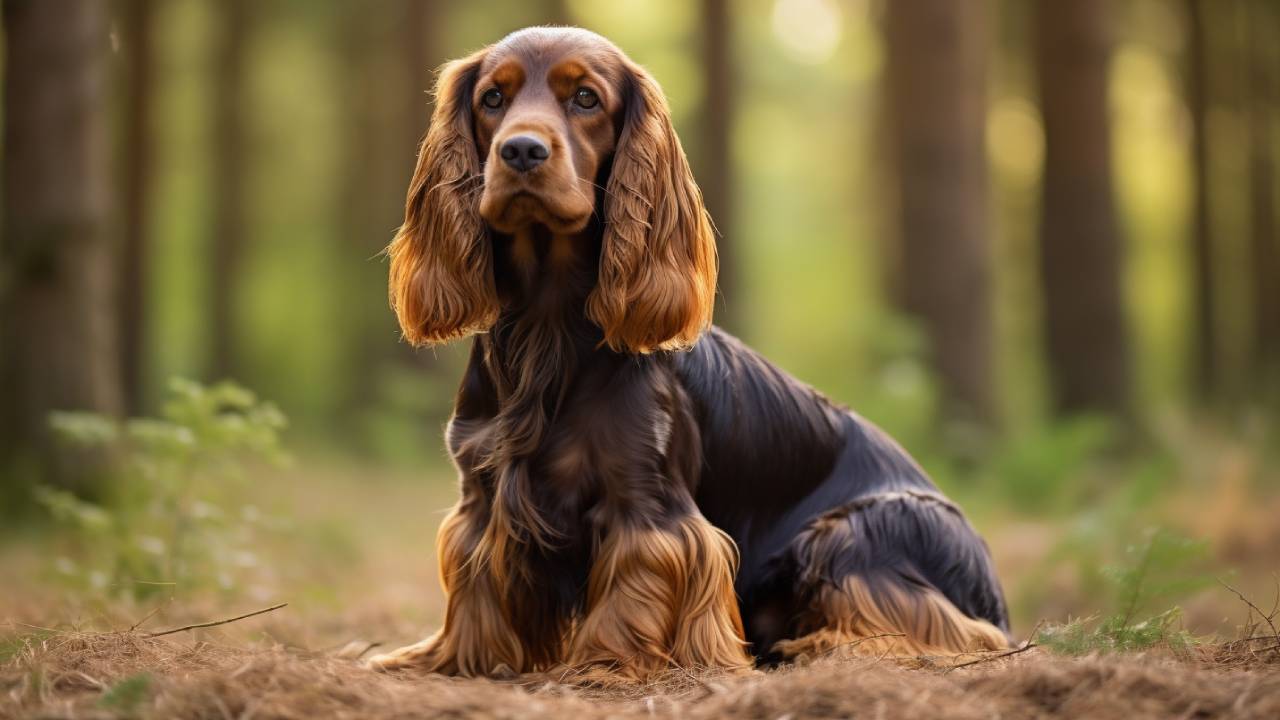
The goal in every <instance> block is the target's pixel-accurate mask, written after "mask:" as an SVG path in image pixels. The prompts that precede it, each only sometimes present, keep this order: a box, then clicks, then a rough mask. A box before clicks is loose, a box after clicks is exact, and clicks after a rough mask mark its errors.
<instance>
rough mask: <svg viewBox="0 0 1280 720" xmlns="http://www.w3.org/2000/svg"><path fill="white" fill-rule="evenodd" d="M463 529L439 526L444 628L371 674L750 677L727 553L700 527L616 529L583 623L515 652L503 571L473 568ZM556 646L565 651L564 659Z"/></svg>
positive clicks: (723, 543) (458, 522)
mask: <svg viewBox="0 0 1280 720" xmlns="http://www.w3.org/2000/svg"><path fill="white" fill-rule="evenodd" d="M473 532H474V528H472V526H471V525H470V523H469V522H468V521H467V519H466V515H465V512H464V511H463V510H462V509H461V508H455V509H454V511H452V512H451V513H450V514H449V516H448V517H446V518H445V521H444V523H443V524H442V525H441V527H440V536H439V540H438V542H439V548H440V549H439V554H440V584H441V586H442V587H443V588H444V591H445V595H446V597H447V605H446V609H445V619H444V625H443V626H442V627H441V628H440V630H439V631H438V632H437V633H436V634H434V635H432V636H431V637H429V638H427V639H426V640H423V641H422V642H419V643H417V644H414V645H410V646H407V647H404V648H400V649H399V650H396V651H394V652H392V653H388V654H385V655H379V656H376V657H374V658H371V659H370V660H369V662H368V665H369V666H370V667H372V668H374V669H378V670H399V669H408V668H412V669H417V670H422V671H425V672H438V673H445V674H449V675H464V676H468V677H474V676H484V675H504V674H509V673H512V672H516V673H522V672H533V671H537V670H546V669H549V668H551V667H562V668H564V669H567V670H568V672H567V673H565V674H566V675H568V676H575V677H578V678H580V679H589V680H592V681H604V680H606V679H608V678H615V679H626V680H643V679H645V678H648V677H650V676H652V675H654V674H657V673H659V672H661V671H663V670H665V669H667V668H668V667H670V666H671V665H676V666H679V667H686V668H688V667H715V668H727V669H731V670H735V669H736V670H742V669H746V668H749V667H750V666H751V658H750V657H749V656H748V655H747V652H746V649H745V645H746V643H745V642H744V641H743V639H742V619H741V618H740V617H739V615H738V603H737V598H736V597H734V594H733V575H734V572H735V571H736V569H737V560H738V556H737V550H736V548H735V547H734V545H733V541H732V540H730V539H729V537H728V536H726V535H725V534H724V533H723V532H721V531H720V530H718V529H716V528H715V527H713V526H712V525H711V524H710V523H708V522H707V521H706V520H705V519H704V518H702V517H701V516H690V517H688V518H686V519H684V520H682V521H680V522H679V523H677V524H676V526H675V527H674V528H672V529H669V530H660V529H656V528H646V529H636V528H625V527H620V528H618V529H616V530H614V531H613V532H612V533H610V535H609V536H608V537H607V538H606V539H605V541H604V544H603V546H602V547H601V548H600V552H599V556H598V559H597V561H596V563H595V565H594V566H593V568H592V572H591V579H590V584H589V587H588V589H587V613H586V616H585V617H584V618H583V619H582V620H581V621H580V622H578V623H576V627H568V628H564V629H563V637H564V639H565V640H566V642H565V643H564V644H562V645H560V646H558V647H554V648H524V647H522V646H521V644H520V642H519V640H518V639H517V637H516V635H515V634H514V633H513V632H512V627H511V622H510V609H511V608H510V607H508V605H507V603H513V602H520V598H518V597H513V596H512V594H511V593H510V592H509V589H510V588H509V587H508V584H507V580H508V579H509V577H508V576H507V574H506V572H505V571H504V568H503V566H500V565H496V564H492V563H483V564H482V563H477V562H475V560H476V558H477V548H476V547H475V545H476V544H477V542H478V543H479V544H483V543H484V542H485V540H484V538H475V537H472V533H473ZM566 647H567V652H566ZM538 658H542V659H538Z"/></svg>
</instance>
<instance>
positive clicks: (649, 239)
mask: <svg viewBox="0 0 1280 720" xmlns="http://www.w3.org/2000/svg"><path fill="white" fill-rule="evenodd" d="M627 84H628V88H627V93H626V95H627V99H626V107H625V109H624V113H625V120H624V122H625V124H624V126H623V129H622V134H621V137H620V138H619V141H618V147H617V149H616V150H615V152H614V157H613V168H612V171H611V172H610V175H609V181H608V185H607V187H608V191H607V192H606V193H605V203H606V207H605V229H604V245H603V248H602V249H601V253H600V277H599V281H598V283H597V285H596V288H595V290H594V291H592V293H591V297H590V298H588V300H587V316H588V317H589V318H590V319H591V320H592V322H594V323H596V324H597V325H599V326H600V328H601V329H602V330H604V341H605V343H606V344H607V345H608V346H609V347H610V348H612V349H614V350H615V351H618V352H632V353H648V352H653V351H655V350H676V349H682V348H687V347H689V346H691V345H692V344H693V343H694V342H695V341H696V340H697V339H698V336H699V335H700V334H701V333H702V331H703V330H705V329H706V328H707V326H709V325H710V324H711V312H712V307H713V304H714V299H715V288H716V271H717V259H716V245H715V237H714V236H713V235H712V230H711V221H710V219H708V217H707V212H706V210H705V209H704V208H703V205H702V193H701V192H700V191H699V190H698V186H697V184H696V183H695V182H694V180H693V174H692V173H691V172H690V171H689V161H688V160H687V159H686V158H685V155H684V149H683V148H681V147H680V139H679V138H678V137H676V132H675V128H674V127H672V125H671V117H670V113H669V111H668V110H667V101H666V98H665V97H664V96H663V94H662V90H661V88H659V87H658V84H657V82H655V81H654V79H653V78H652V77H650V76H649V74H648V73H647V72H645V70H644V69H643V68H641V67H639V66H637V65H634V64H628V68H627Z"/></svg>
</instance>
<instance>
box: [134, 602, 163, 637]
mask: <svg viewBox="0 0 1280 720" xmlns="http://www.w3.org/2000/svg"><path fill="white" fill-rule="evenodd" d="M171 602H173V598H172V597H170V598H169V599H168V600H165V601H164V603H162V604H160V605H157V606H155V607H153V608H151V612H149V613H147V614H146V615H143V616H142V619H141V620H139V621H138V622H136V623H134V624H133V627H131V628H129V632H133V631H134V630H137V629H138V628H140V627H142V625H143V624H144V623H146V622H147V621H148V620H150V619H151V618H153V617H155V615H156V613H158V612H160V611H161V610H163V609H165V608H166V607H168V606H169V603H171Z"/></svg>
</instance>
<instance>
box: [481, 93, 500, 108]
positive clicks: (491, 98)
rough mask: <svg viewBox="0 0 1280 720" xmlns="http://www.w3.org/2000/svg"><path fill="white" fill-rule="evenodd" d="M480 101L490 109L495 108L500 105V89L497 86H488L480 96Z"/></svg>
mask: <svg viewBox="0 0 1280 720" xmlns="http://www.w3.org/2000/svg"><path fill="white" fill-rule="evenodd" d="M480 102H481V103H482V104H483V105H484V106H485V107H487V108H489V109H490V110H497V109H498V108H500V107H502V91H501V90H499V89H498V88H490V89H489V90H487V91H486V92H485V94H484V95H482V96H480Z"/></svg>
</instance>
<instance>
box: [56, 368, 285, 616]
mask: <svg viewBox="0 0 1280 720" xmlns="http://www.w3.org/2000/svg"><path fill="white" fill-rule="evenodd" d="M50 422H51V424H52V427H53V429H54V431H55V433H56V434H57V435H58V437H59V438H60V439H61V440H63V441H64V442H66V443H67V444H69V445H71V446H75V447H79V448H84V449H92V450H95V451H101V452H104V453H105V454H106V456H107V457H108V458H110V463H109V465H110V468H111V469H110V471H109V472H110V473H111V476H112V477H111V482H110V483H109V486H110V488H111V489H112V491H111V494H110V496H109V498H108V500H106V501H105V502H104V503H103V504H101V505H97V504H94V503H90V502H86V501H85V500H82V499H80V498H78V497H76V496H75V495H73V494H71V493H69V492H66V491H63V490H57V489H53V488H49V487H38V488H37V489H36V491H35V494H36V500H37V501H38V502H39V503H40V504H41V505H43V506H44V507H45V508H47V509H48V511H49V513H50V514H51V515H52V517H53V519H54V520H55V521H56V522H58V523H59V524H61V525H62V526H63V527H65V528H66V529H67V532H66V533H64V534H63V539H64V540H65V542H66V547H65V548H64V550H65V552H64V553H63V554H62V555H60V556H59V557H58V559H57V560H56V563H55V567H56V569H57V570H58V572H59V574H61V575H62V576H64V577H66V578H67V579H68V580H70V581H72V582H73V583H75V584H77V585H80V586H83V587H88V588H91V589H95V590H108V589H109V590H110V591H112V592H113V593H116V594H124V595H132V596H134V597H146V596H149V595H152V594H154V593H156V592H158V591H160V590H162V589H165V588H171V587H173V586H176V585H183V586H202V585H209V584H213V585H216V586H218V587H220V588H223V589H231V588H232V587H234V586H236V584H237V582H238V581H249V580H253V579H255V578H254V576H255V574H258V575H261V574H262V573H264V572H265V569H264V568H261V567H259V562H258V558H257V556H256V555H255V553H254V552H253V550H252V548H253V547H254V546H255V535H256V534H257V533H259V532H260V531H261V530H264V529H270V528H272V527H273V526H274V525H276V524H277V523H275V521H273V520H271V519H270V518H267V517H266V516H264V515H263V513H262V512H261V511H259V510H258V509H257V508H255V507H254V506H251V505H250V506H242V507H238V508H232V507H231V500H230V498H231V497H232V495H233V493H231V492H230V491H231V490H233V489H234V486H235V485H237V484H240V483H242V482H243V481H244V478H245V473H244V469H245V467H246V465H247V464H249V463H254V462H263V461H267V462H272V463H276V464H279V463H283V462H285V460H286V456H285V454H284V453H283V451H282V450H281V447H280V432H281V430H282V429H283V428H284V427H285V418H284V415H283V414H281V412H280V411H279V410H278V409H277V408H276V407H275V406H274V405H272V404H271V403H266V402H262V401H259V400H258V398H257V397H255V396H254V394H253V393H251V392H249V391H248V390H245V389H244V388H242V387H240V386H238V385H235V384H233V383H220V384H218V385H215V386H212V387H205V386H202V385H200V384H198V383H194V382H190V381H186V380H174V381H173V382H171V383H170V399H169V401H168V402H167V403H166V404H165V406H164V409H163V412H162V414H161V417H159V418H139V419H133V420H129V421H127V422H124V423H119V422H117V421H115V420H113V419H111V418H106V417H102V416H100V415H95V414H91V413H82V412H76V413H54V414H53V417H51V419H50Z"/></svg>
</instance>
